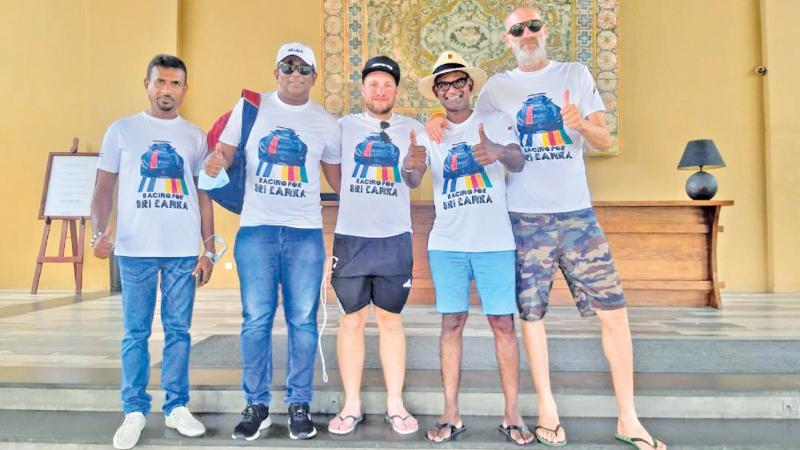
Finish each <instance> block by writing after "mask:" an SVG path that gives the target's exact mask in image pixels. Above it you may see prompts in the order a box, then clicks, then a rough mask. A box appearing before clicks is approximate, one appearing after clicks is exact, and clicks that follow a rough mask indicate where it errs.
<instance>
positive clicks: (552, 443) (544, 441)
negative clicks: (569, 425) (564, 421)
mask: <svg viewBox="0 0 800 450" xmlns="http://www.w3.org/2000/svg"><path fill="white" fill-rule="evenodd" d="M539 429H541V430H544V431H549V432H551V433H553V434H555V435H556V436H558V430H559V429H561V430H564V427H562V426H561V424H558V425H556V427H555V428H554V429H552V430H551V429H549V428H545V427H543V426H541V425H537V426H536V427H535V428H534V429H533V434H534V435H535V436H536V440H537V441H539V442H540V443H542V444H544V445H548V446H550V447H563V446H565V445H567V437H566V433H567V430H564V435H565V436H564V440H563V441H551V440H549V439H545V438H543V437H542V436H540V435H539V433H537V432H536V430H539Z"/></svg>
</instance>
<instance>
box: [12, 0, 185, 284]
mask: <svg viewBox="0 0 800 450" xmlns="http://www.w3.org/2000/svg"><path fill="white" fill-rule="evenodd" d="M177 6H178V2H177V0H125V1H120V0H115V1H113V2H108V1H103V0H70V1H58V0H3V5H2V14H0V61H2V63H1V64H0V99H2V108H0V149H2V150H0V151H1V152H2V155H3V159H4V164H3V171H2V176H0V192H2V193H3V199H4V201H3V206H2V210H3V214H2V215H3V220H2V222H0V242H2V249H3V250H2V262H0V288H9V287H24V288H27V287H30V283H31V279H32V276H33V269H34V263H35V258H36V255H37V253H38V250H39V242H40V240H41V236H42V229H43V222H42V221H39V220H37V219H36V217H37V216H38V214H39V202H40V199H41V195H42V183H43V180H44V172H45V167H46V162H47V154H48V153H49V152H51V151H65V150H68V149H69V147H70V144H71V142H72V138H73V136H78V137H80V138H81V145H80V150H81V151H86V150H88V151H97V149H98V147H99V145H100V142H101V140H102V137H103V133H104V131H105V128H106V127H107V126H108V124H109V123H111V122H112V121H113V120H115V119H116V118H119V117H121V116H124V115H130V114H133V113H135V112H137V111H141V110H142V109H144V108H145V106H146V105H147V98H146V97H145V91H144V87H143V84H142V80H143V79H144V77H145V71H146V68H147V62H148V61H149V59H150V58H152V57H153V55H154V54H156V53H159V52H166V53H174V52H175V51H176V50H177V39H176V37H175V36H176V35H175V27H176V24H177V18H178V15H177V12H178V9H177ZM58 232H59V229H56V230H55V233H51V240H50V242H51V247H50V248H51V249H53V250H54V249H55V245H57V243H58V235H57V233H58ZM89 234H90V231H87V235H89ZM50 253H51V254H52V251H51V252H50ZM84 278H85V280H84V286H85V287H86V289H87V290H91V289H99V288H102V287H105V286H108V269H107V264H106V263H104V262H102V261H99V260H97V259H95V258H91V257H90V258H87V261H86V270H85V271H84ZM72 286H73V281H72V268H71V267H70V266H68V265H65V264H46V265H45V268H44V271H43V274H42V279H41V286H40V287H41V288H42V289H46V288H70V287H72Z"/></svg>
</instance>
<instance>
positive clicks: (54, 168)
mask: <svg viewBox="0 0 800 450" xmlns="http://www.w3.org/2000/svg"><path fill="white" fill-rule="evenodd" d="M98 158H99V156H98V155H97V154H80V153H78V154H69V155H65V154H61V155H51V161H50V170H49V171H48V174H49V177H48V179H47V180H45V193H44V195H45V199H44V208H43V212H42V214H41V215H42V216H49V217H89V216H90V215H91V212H92V194H93V192H94V182H95V179H96V178H97V160H98Z"/></svg>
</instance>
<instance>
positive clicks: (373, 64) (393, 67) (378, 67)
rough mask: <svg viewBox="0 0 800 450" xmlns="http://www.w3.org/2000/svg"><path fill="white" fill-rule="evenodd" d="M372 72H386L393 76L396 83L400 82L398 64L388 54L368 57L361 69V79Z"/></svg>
mask: <svg viewBox="0 0 800 450" xmlns="http://www.w3.org/2000/svg"><path fill="white" fill-rule="evenodd" d="M372 72H386V73H388V74H389V75H391V76H392V77H393V78H394V82H395V83H396V84H400V66H398V65H397V62H396V61H395V60H393V59H392V58H389V57H388V56H384V55H380V56H374V57H372V58H370V59H369V60H368V61H367V63H366V64H364V69H363V70H362V71H361V81H362V82H363V81H364V78H367V75H369V74H371V73H372Z"/></svg>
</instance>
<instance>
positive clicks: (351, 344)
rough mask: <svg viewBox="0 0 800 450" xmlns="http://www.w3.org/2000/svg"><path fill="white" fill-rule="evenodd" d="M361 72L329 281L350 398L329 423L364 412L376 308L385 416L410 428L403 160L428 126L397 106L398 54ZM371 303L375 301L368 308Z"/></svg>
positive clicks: (347, 134)
mask: <svg viewBox="0 0 800 450" xmlns="http://www.w3.org/2000/svg"><path fill="white" fill-rule="evenodd" d="M361 80H362V85H361V95H362V97H363V98H364V105H365V107H366V111H365V112H362V113H359V114H351V115H348V116H345V117H343V118H342V119H341V120H340V121H339V125H340V127H341V134H342V155H341V161H342V163H341V164H342V165H341V167H342V182H341V190H340V192H339V216H338V219H337V221H336V230H335V234H334V241H333V255H334V257H336V258H337V261H336V263H335V266H334V271H333V278H332V280H331V284H332V285H333V288H334V290H335V291H336V296H337V297H338V299H339V306H340V308H341V311H342V316H341V319H340V321H339V336H338V340H337V355H338V357H339V370H340V372H341V376H342V384H343V386H344V392H345V402H344V406H343V408H342V410H341V411H340V412H339V414H337V415H336V416H335V417H334V418H333V419H331V421H330V423H329V424H328V431H330V432H331V433H334V434H348V433H351V432H353V431H354V430H355V429H356V427H357V426H358V425H359V424H360V423H361V422H362V421H363V420H364V416H363V412H362V408H361V398H360V389H361V376H362V371H363V368H364V327H365V324H366V322H367V319H368V317H369V310H370V309H372V310H373V311H374V313H375V320H376V322H377V323H378V331H379V333H380V358H381V364H382V366H383V373H384V379H385V382H386V394H387V395H386V402H387V404H386V416H385V420H386V421H387V422H388V423H389V424H390V425H391V427H392V429H393V430H394V431H395V432H397V433H400V434H410V433H414V432H416V431H417V430H418V428H419V426H418V424H417V420H416V419H415V418H414V417H413V416H412V415H411V414H409V412H408V411H407V410H406V408H405V406H404V405H403V397H402V390H403V380H404V377H405V358H406V342H405V333H404V331H403V320H402V317H401V315H400V312H401V311H402V310H403V306H404V305H405V303H406V300H407V298H408V293H409V290H410V289H411V283H412V281H411V267H412V252H411V208H410V200H409V188H408V185H407V184H406V183H405V181H404V177H403V175H406V174H401V166H400V162H401V161H402V160H403V158H404V157H405V155H406V153H407V151H408V147H409V135H410V134H411V133H414V132H417V133H422V132H424V131H423V130H424V128H423V126H422V124H420V123H419V122H417V121H416V120H414V119H411V118H409V117H404V116H401V115H399V114H394V113H393V112H392V108H393V106H394V101H395V98H396V97H397V87H398V84H399V83H400V67H399V66H398V65H397V63H396V62H395V61H394V60H392V59H391V58H389V57H388V56H376V57H374V58H371V59H370V60H369V61H367V63H366V64H365V66H364V69H363V70H362V72H361ZM370 303H372V304H373V305H375V307H374V308H369V305H370Z"/></svg>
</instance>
